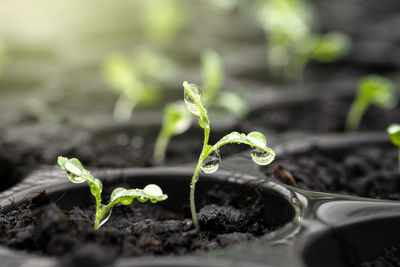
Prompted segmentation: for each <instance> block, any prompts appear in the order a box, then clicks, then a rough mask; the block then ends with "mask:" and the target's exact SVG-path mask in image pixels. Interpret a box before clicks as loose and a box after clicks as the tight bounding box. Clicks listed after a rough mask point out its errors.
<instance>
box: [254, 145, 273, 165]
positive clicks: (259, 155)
mask: <svg viewBox="0 0 400 267" xmlns="http://www.w3.org/2000/svg"><path fill="white" fill-rule="evenodd" d="M250 155H251V158H252V159H253V161H254V162H255V163H257V164H258V165H268V164H270V163H271V162H272V161H273V160H274V159H275V156H274V155H273V154H270V153H268V152H267V151H264V150H261V149H259V148H258V147H253V148H251V150H250Z"/></svg>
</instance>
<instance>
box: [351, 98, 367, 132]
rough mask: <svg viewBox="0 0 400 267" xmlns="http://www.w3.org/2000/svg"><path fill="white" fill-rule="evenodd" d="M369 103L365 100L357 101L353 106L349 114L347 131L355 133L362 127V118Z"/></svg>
mask: <svg viewBox="0 0 400 267" xmlns="http://www.w3.org/2000/svg"><path fill="white" fill-rule="evenodd" d="M367 107H368V103H367V102H366V101H364V100H360V99H356V100H355V101H354V102H353V104H351V107H350V111H349V114H348V115H347V119H346V130H347V131H355V130H357V129H358V127H359V126H360V122H361V119H362V116H363V115H364V113H365V111H366V109H367Z"/></svg>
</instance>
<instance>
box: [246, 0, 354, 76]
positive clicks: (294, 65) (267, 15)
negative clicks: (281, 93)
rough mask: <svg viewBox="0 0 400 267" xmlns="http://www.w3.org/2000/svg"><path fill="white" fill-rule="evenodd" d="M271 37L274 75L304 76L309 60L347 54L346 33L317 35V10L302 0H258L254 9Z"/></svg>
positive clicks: (347, 38)
mask: <svg viewBox="0 0 400 267" xmlns="http://www.w3.org/2000/svg"><path fill="white" fill-rule="evenodd" d="M252 13H255V16H254V17H255V18H257V20H258V22H259V24H260V25H261V28H262V29H263V31H264V33H265V35H266V39H267V40H268V46H267V56H268V66H269V69H270V71H271V73H272V74H273V75H274V76H282V77H283V78H284V79H301V76H302V73H303V70H304V67H305V65H306V63H307V62H308V61H310V60H317V61H321V62H324V63H327V62H331V61H334V60H336V59H338V58H340V57H341V56H342V55H344V54H345V53H347V51H348V50H349V48H350V44H351V42H350V38H349V37H348V36H347V35H345V34H343V33H327V34H316V33H315V32H314V25H315V15H314V10H313V9H312V7H311V6H310V5H308V3H307V2H306V1H303V0H259V1H256V2H255V4H254V6H253V12H252Z"/></svg>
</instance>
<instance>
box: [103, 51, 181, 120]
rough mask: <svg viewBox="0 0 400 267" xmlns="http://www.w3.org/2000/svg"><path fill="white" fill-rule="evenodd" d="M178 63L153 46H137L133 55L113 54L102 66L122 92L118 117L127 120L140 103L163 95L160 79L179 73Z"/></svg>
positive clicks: (108, 79)
mask: <svg viewBox="0 0 400 267" xmlns="http://www.w3.org/2000/svg"><path fill="white" fill-rule="evenodd" d="M175 72H176V66H175V64H174V63H173V62H172V61H171V60H169V59H168V58H166V57H164V56H162V55H161V54H158V53H156V52H155V51H153V50H150V49H144V48H139V49H136V50H135V53H134V55H133V57H132V58H130V57H127V56H126V55H124V54H122V53H113V54H110V55H109V56H108V57H107V58H106V59H105V61H104V63H103V66H102V74H103V78H104V81H105V82H106V83H107V84H108V85H109V86H110V87H111V88H112V89H113V90H114V91H115V92H117V93H118V94H119V98H118V100H117V102H116V104H115V106H114V111H113V117H114V119H115V120H116V121H119V122H127V121H128V120H129V119H130V117H131V114H132V111H133V110H134V108H135V107H136V106H138V105H141V106H152V105H155V104H157V103H158V102H159V100H160V98H161V85H160V84H161V83H164V82H166V81H168V80H169V79H171V77H173V76H174V75H175V74H176V73H175Z"/></svg>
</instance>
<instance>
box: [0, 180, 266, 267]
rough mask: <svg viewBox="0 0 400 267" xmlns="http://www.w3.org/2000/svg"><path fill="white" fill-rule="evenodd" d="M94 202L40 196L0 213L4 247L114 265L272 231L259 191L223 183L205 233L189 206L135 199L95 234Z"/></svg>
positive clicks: (213, 193) (205, 215) (209, 202)
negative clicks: (64, 202)
mask: <svg viewBox="0 0 400 267" xmlns="http://www.w3.org/2000/svg"><path fill="white" fill-rule="evenodd" d="M108 194H109V192H105V193H103V196H107V195H108ZM243 196H245V197H243ZM65 197H68V193H67V194H66V195H65ZM91 200H92V199H90V200H88V202H90V204H89V203H88V206H86V207H83V206H82V207H73V208H72V209H69V210H62V209H60V207H58V206H57V204H56V203H53V202H51V201H50V200H49V198H48V197H47V196H46V194H45V193H41V194H39V195H37V196H36V197H34V198H31V199H29V200H27V201H25V202H24V203H21V204H19V205H16V206H15V207H14V208H13V209H11V210H10V211H8V212H7V213H5V214H1V215H0V243H1V244H3V245H6V246H9V247H11V248H15V249H19V250H24V251H28V252H32V253H35V254H38V255H49V256H56V257H59V258H60V261H61V263H62V265H66V266H110V264H111V263H112V262H113V261H114V260H116V258H117V257H120V256H122V257H139V256H144V255H169V254H172V255H183V254H188V253H194V252H197V251H200V250H205V251H207V250H211V249H212V250H214V249H217V248H223V247H226V246H229V245H233V244H238V243H244V242H248V241H250V240H253V239H255V238H256V237H258V236H260V235H263V234H265V233H266V232H269V231H270V230H274V229H270V228H271V227H268V225H265V222H264V214H263V210H264V206H263V205H264V204H263V201H261V200H262V197H261V195H260V193H259V192H258V190H256V189H254V188H249V187H239V186H236V187H232V186H230V185H229V186H228V185H225V186H224V187H223V188H222V187H221V186H216V187H215V188H214V189H212V190H209V192H208V193H207V195H206V196H205V197H204V199H203V203H202V205H201V207H202V208H201V210H200V211H199V213H198V215H199V220H200V225H201V227H202V231H201V232H198V231H197V230H195V229H194V227H193V223H192V221H191V220H190V219H188V218H189V209H188V207H182V210H181V211H180V212H179V213H174V212H171V211H168V210H165V209H163V208H161V206H160V205H154V204H151V203H145V204H140V203H138V202H135V201H134V202H133V203H132V204H131V205H128V206H122V205H121V206H116V207H115V208H114V209H113V212H112V216H111V218H110V219H109V221H108V222H107V223H106V224H104V225H103V226H102V227H101V228H100V230H98V231H95V230H93V217H94V211H95V205H94V204H93V203H92V202H93V201H91ZM199 202H200V201H199Z"/></svg>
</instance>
